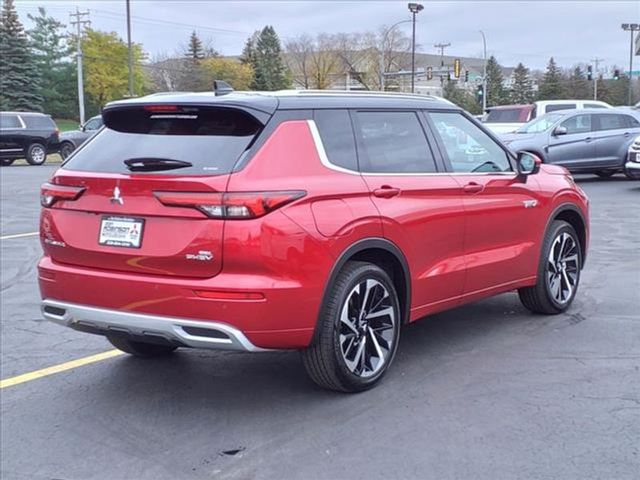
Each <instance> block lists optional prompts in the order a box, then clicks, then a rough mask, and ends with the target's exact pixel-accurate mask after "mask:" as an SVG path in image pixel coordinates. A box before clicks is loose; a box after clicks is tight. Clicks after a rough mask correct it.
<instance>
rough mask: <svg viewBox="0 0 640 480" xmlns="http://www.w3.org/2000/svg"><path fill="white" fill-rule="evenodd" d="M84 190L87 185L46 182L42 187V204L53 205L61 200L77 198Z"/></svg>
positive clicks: (45, 205)
mask: <svg viewBox="0 0 640 480" xmlns="http://www.w3.org/2000/svg"><path fill="white" fill-rule="evenodd" d="M84 191H85V187H71V186H68V185H54V184H52V183H44V184H42V186H41V187H40V204H41V205H42V206H43V207H51V206H53V205H54V204H55V203H56V202H57V201H59V200H76V199H78V197H80V195H82V193H83V192H84Z"/></svg>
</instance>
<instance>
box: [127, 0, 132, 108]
mask: <svg viewBox="0 0 640 480" xmlns="http://www.w3.org/2000/svg"><path fill="white" fill-rule="evenodd" d="M129 3H130V0H127V47H128V49H129V97H133V52H132V51H131V7H130V5H129Z"/></svg>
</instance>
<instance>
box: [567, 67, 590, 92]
mask: <svg viewBox="0 0 640 480" xmlns="http://www.w3.org/2000/svg"><path fill="white" fill-rule="evenodd" d="M565 91H566V93H567V96H568V97H569V98H575V99H588V98H590V97H591V85H589V81H588V80H587V77H586V76H585V74H584V72H583V71H582V68H580V65H577V66H576V67H575V68H574V69H573V70H572V71H571V75H569V79H568V80H567V82H566V85H565Z"/></svg>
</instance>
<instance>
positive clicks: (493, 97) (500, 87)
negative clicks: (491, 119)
mask: <svg viewBox="0 0 640 480" xmlns="http://www.w3.org/2000/svg"><path fill="white" fill-rule="evenodd" d="M486 95H487V106H489V107H491V106H494V105H502V104H504V103H506V102H507V101H508V95H507V92H506V90H505V89H504V77H503V76H502V67H501V66H500V64H499V63H498V60H496V57H494V56H493V55H491V57H490V58H489V60H488V61H487V91H486Z"/></svg>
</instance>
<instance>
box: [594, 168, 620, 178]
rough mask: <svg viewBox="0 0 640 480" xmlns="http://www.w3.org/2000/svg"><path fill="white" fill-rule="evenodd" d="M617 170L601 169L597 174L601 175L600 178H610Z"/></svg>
mask: <svg viewBox="0 0 640 480" xmlns="http://www.w3.org/2000/svg"><path fill="white" fill-rule="evenodd" d="M615 173H616V172H615V171H613V170H600V171H599V172H596V175H597V176H599V177H600V178H609V177H613V175H614V174H615Z"/></svg>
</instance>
